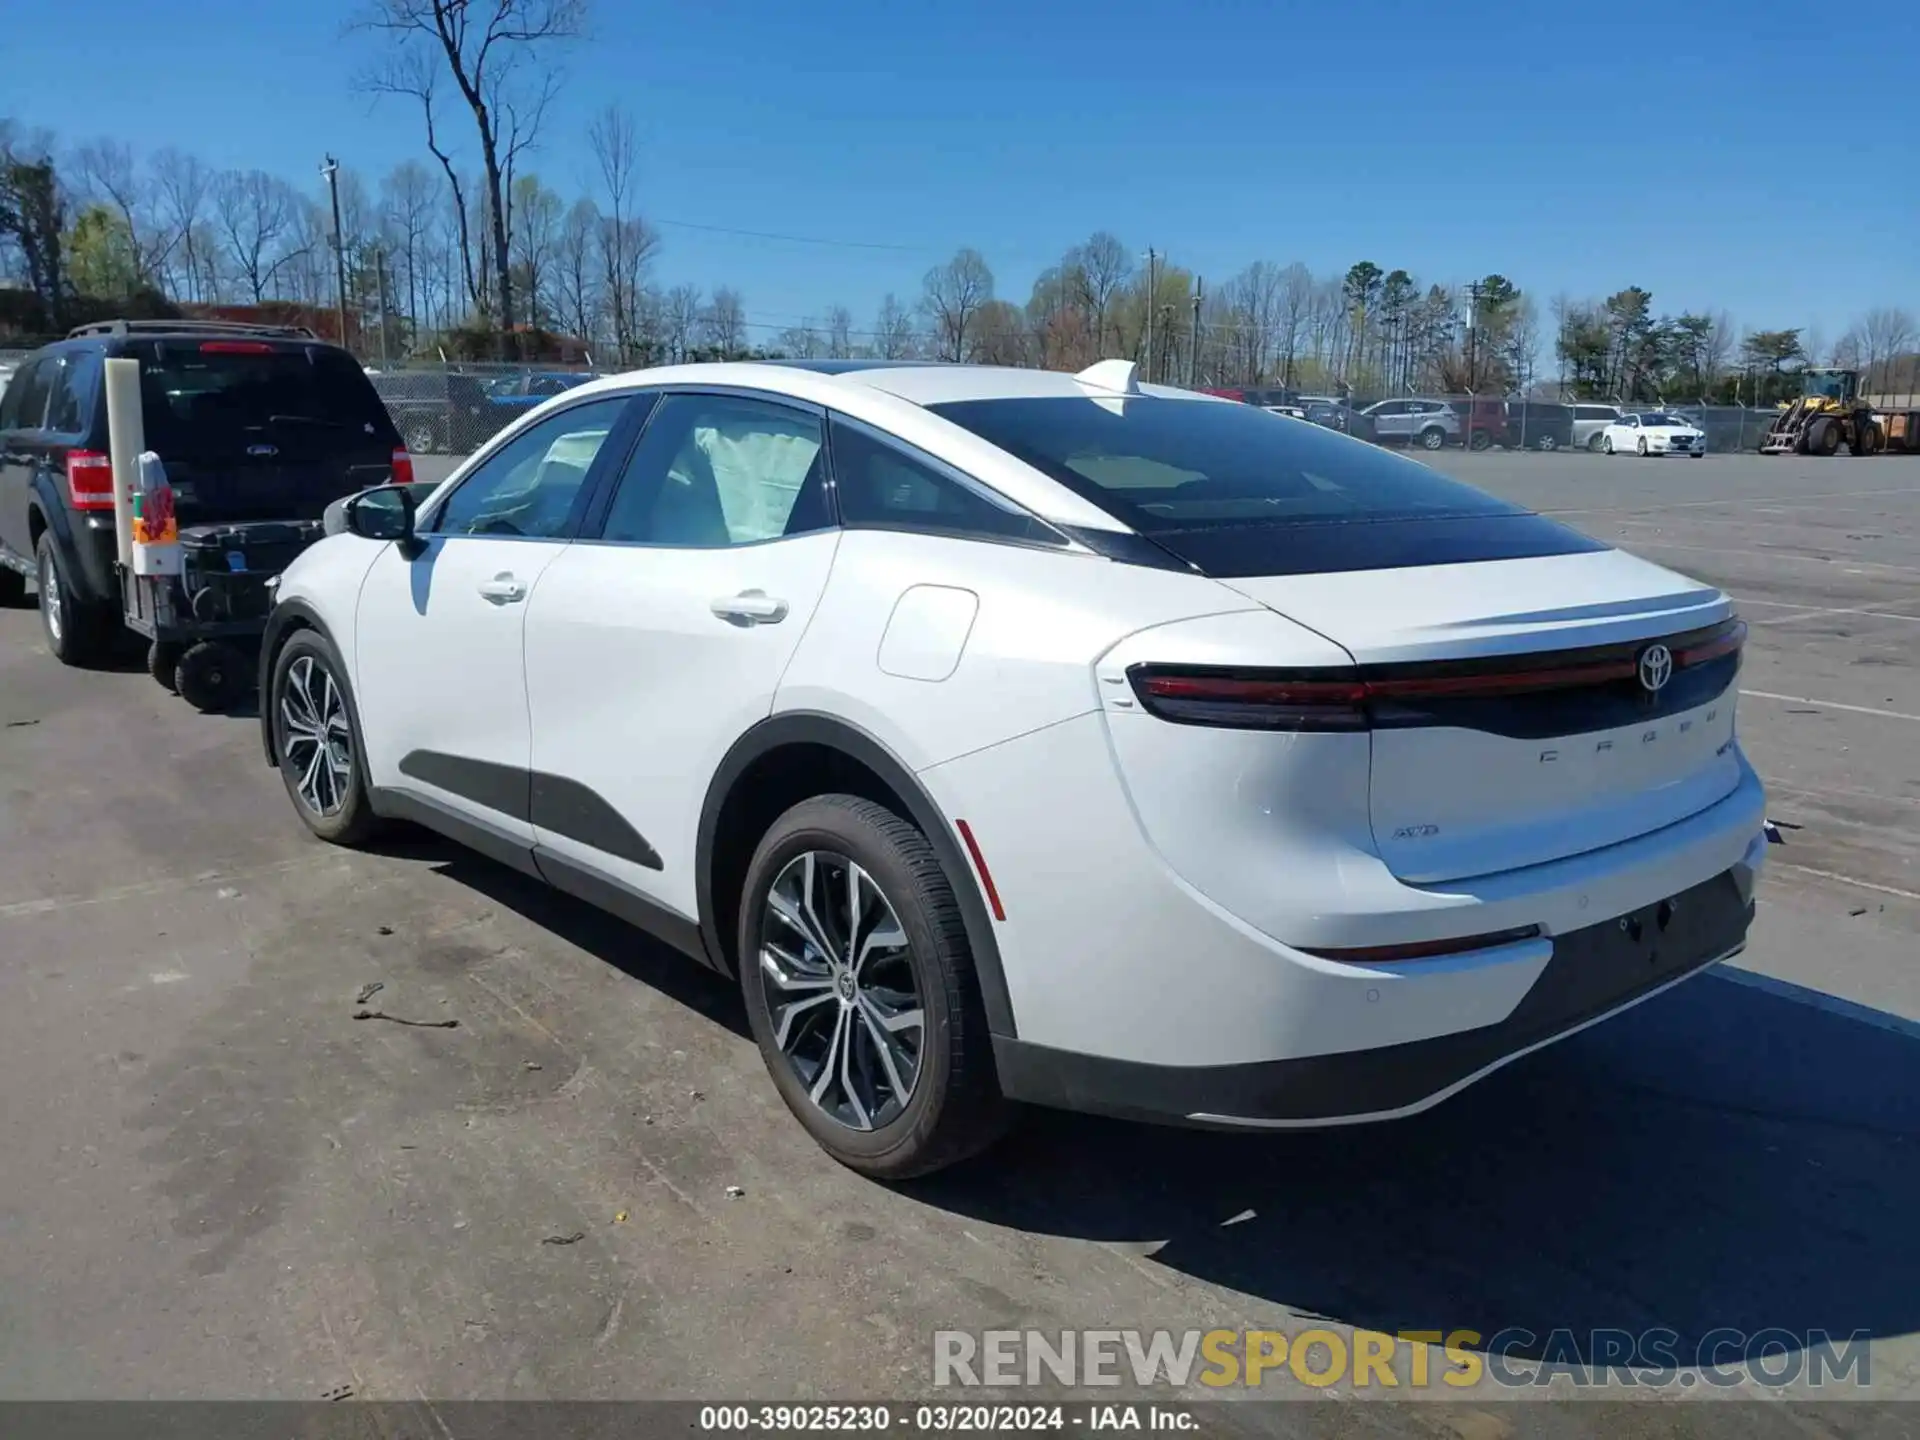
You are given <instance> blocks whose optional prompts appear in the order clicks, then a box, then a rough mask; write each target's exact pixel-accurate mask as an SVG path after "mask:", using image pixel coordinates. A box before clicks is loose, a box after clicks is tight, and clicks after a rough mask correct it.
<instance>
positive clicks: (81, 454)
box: [67, 450, 113, 510]
mask: <svg viewBox="0 0 1920 1440" xmlns="http://www.w3.org/2000/svg"><path fill="white" fill-rule="evenodd" d="M67 498H68V500H69V501H71V502H72V504H73V508H74V509H76V510H111V509H113V457H111V456H109V455H102V454H101V453H100V452H99V451H98V450H69V451H68V452H67Z"/></svg>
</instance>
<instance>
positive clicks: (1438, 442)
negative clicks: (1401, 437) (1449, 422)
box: [1420, 425, 1447, 450]
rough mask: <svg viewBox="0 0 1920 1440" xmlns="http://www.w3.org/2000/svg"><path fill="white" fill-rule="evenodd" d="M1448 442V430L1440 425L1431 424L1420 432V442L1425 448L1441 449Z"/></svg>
mask: <svg viewBox="0 0 1920 1440" xmlns="http://www.w3.org/2000/svg"><path fill="white" fill-rule="evenodd" d="M1446 443H1447V432H1446V431H1444V430H1442V429H1441V428H1440V427H1439V426H1438V425H1433V426H1429V427H1428V428H1427V429H1425V430H1422V431H1421V432H1420V444H1421V447H1422V448H1423V449H1427V450H1439V449H1441V448H1442V447H1444V446H1445V445H1446Z"/></svg>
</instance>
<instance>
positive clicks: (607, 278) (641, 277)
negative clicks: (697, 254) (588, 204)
mask: <svg viewBox="0 0 1920 1440" xmlns="http://www.w3.org/2000/svg"><path fill="white" fill-rule="evenodd" d="M659 244H660V239H659V237H658V236H657V235H655V234H654V233H653V231H651V230H649V229H648V228H647V223H646V221H644V220H642V219H640V218H639V217H638V216H631V217H629V218H628V219H626V220H615V219H614V218H613V217H612V216H611V215H603V216H601V217H600V262H601V272H600V273H601V276H602V279H603V281H604V283H605V286H606V291H605V303H606V308H607V313H608V319H609V320H610V322H611V324H612V328H613V340H614V345H615V347H616V348H617V349H618V350H619V352H620V358H621V361H622V363H625V362H626V361H628V360H631V359H633V358H635V357H636V356H637V355H639V354H641V353H643V352H647V353H650V352H649V347H650V346H652V345H653V344H655V343H656V342H658V341H659V340H660V339H661V335H662V332H661V331H660V329H659V327H658V326H656V327H654V329H653V330H652V331H650V332H645V333H643V326H642V317H643V316H644V315H645V314H646V313H647V295H646V285H645V281H646V273H647V266H648V264H649V263H650V262H651V261H652V258H653V252H654V251H655V250H656V249H657V248H658V247H659ZM658 308H659V307H657V306H656V307H655V309H656V311H657V310H658ZM698 309H699V297H698V295H697V294H696V295H695V298H694V302H693V309H692V310H690V311H689V312H688V315H689V317H691V316H692V315H694V314H695V313H697V311H698ZM687 323H688V325H689V326H691V325H692V323H693V321H692V319H691V318H689V319H688V322H687ZM682 338H683V340H684V338H685V337H684V336H683V337H682Z"/></svg>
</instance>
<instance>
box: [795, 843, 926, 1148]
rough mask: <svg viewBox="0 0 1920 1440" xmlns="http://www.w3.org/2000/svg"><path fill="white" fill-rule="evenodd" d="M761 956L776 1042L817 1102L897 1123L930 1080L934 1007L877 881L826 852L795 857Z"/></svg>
mask: <svg viewBox="0 0 1920 1440" xmlns="http://www.w3.org/2000/svg"><path fill="white" fill-rule="evenodd" d="M759 963H760V969H761V971H762V972H763V975H764V979H765V990H766V1001H767V1015H768V1018H769V1019H770V1020H771V1022H772V1030H773V1042H774V1045H775V1046H776V1048H778V1049H779V1051H780V1053H781V1055H782V1056H784V1057H785V1059H786V1062H787V1064H788V1065H789V1066H790V1067H791V1069H792V1071H793V1074H794V1077H795V1078H796V1079H798V1080H799V1082H800V1085H801V1088H802V1089H803V1090H805V1092H806V1094H807V1098H808V1099H809V1100H811V1101H812V1102H813V1104H814V1105H815V1106H816V1107H817V1108H818V1109H819V1110H820V1112H821V1113H822V1114H824V1115H826V1116H827V1117H828V1118H829V1119H831V1120H834V1121H835V1122H837V1123H838V1124H841V1125H845V1126H847V1127H848V1128H849V1129H852V1130H875V1129H878V1128H880V1127H881V1126H883V1125H886V1124H888V1123H889V1122H891V1121H893V1120H895V1119H897V1118H898V1117H899V1115H900V1112H901V1111H902V1110H904V1109H905V1108H906V1106H907V1103H908V1101H910V1100H911V1099H912V1097H913V1092H914V1086H915V1085H916V1084H917V1083H918V1081H919V1078H920V1069H921V1063H920V1062H921V1055H922V1049H923V1042H924V1038H925V1028H926V1022H925V1013H926V1012H925V1009H924V1007H923V1004H922V998H921V995H920V988H919V981H918V978H917V975H916V971H915V967H914V963H913V954H912V950H911V947H910V946H909V944H908V941H907V935H906V931H905V929H904V928H903V927H902V926H901V924H900V917H899V916H898V915H897V914H896V913H895V912H894V908H893V904H892V902H891V901H889V900H888V899H887V897H886V895H885V893H884V892H883V891H882V890H881V889H880V886H879V883H878V882H877V881H876V880H875V879H874V878H873V876H872V875H870V874H869V873H868V872H867V871H866V870H865V869H863V868H862V867H861V866H860V865H859V864H858V863H857V862H855V861H853V860H851V859H849V858H848V857H847V856H845V855H839V854H835V853H833V852H831V851H826V850H808V851H806V852H804V853H802V854H800V855H796V856H795V857H794V858H793V859H792V860H790V861H788V862H787V864H786V866H785V867H784V868H782V870H781V871H780V873H779V874H778V875H777V876H775V877H774V881H773V885H772V886H771V887H770V888H769V890H768V891H767V899H766V905H765V913H764V915H763V917H762V924H761V941H760V958H759Z"/></svg>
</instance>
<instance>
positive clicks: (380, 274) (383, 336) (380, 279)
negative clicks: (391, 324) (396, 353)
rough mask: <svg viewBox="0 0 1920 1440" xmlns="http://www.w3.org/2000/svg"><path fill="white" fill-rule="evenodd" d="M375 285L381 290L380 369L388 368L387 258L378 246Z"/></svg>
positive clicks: (376, 249)
mask: <svg viewBox="0 0 1920 1440" xmlns="http://www.w3.org/2000/svg"><path fill="white" fill-rule="evenodd" d="M373 283H374V284H375V285H376V286H378V287H379V290H380V368H381V369H382V370H384V369H386V368H387V256H386V252H385V251H383V250H381V249H380V248H379V247H378V246H375V247H374V251H373Z"/></svg>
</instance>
